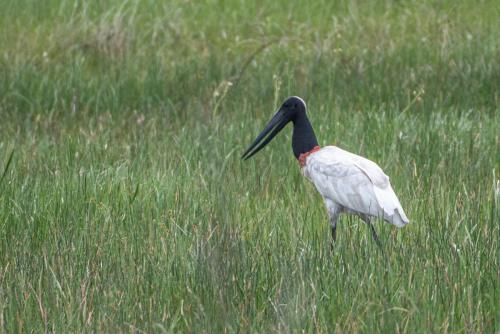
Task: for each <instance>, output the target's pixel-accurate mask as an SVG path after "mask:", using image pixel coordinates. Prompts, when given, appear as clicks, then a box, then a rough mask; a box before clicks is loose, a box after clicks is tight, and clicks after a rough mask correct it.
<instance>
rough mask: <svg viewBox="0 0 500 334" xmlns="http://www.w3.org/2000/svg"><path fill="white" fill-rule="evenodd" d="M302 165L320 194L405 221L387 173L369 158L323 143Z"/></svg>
mask: <svg viewBox="0 0 500 334" xmlns="http://www.w3.org/2000/svg"><path fill="white" fill-rule="evenodd" d="M305 169H306V170H305V174H306V176H307V177H308V178H309V179H310V180H311V181H312V182H313V183H314V185H315V186H316V189H317V190H318V191H319V192H320V194H321V195H322V196H323V197H325V198H328V199H330V200H332V201H334V202H335V203H338V204H340V205H342V206H343V207H345V208H346V209H348V210H350V211H354V212H356V213H362V214H366V215H371V216H378V217H381V218H384V219H385V220H387V221H389V222H391V223H393V224H395V225H397V226H403V225H405V224H406V223H407V222H408V218H407V217H406V215H405V213H404V211H403V208H402V207H401V204H400V202H399V200H398V198H397V196H396V194H395V193H394V191H393V189H392V187H391V184H390V182H389V177H388V176H387V175H385V173H384V172H383V171H382V169H381V168H380V167H379V166H378V165H377V164H376V163H374V162H373V161H370V160H368V159H365V158H363V157H361V156H358V155H356V154H353V153H350V152H347V151H344V150H342V149H340V148H338V147H335V146H327V147H324V148H322V149H321V150H319V151H318V152H316V153H314V154H311V155H310V156H309V157H308V159H307V164H306V167H305Z"/></svg>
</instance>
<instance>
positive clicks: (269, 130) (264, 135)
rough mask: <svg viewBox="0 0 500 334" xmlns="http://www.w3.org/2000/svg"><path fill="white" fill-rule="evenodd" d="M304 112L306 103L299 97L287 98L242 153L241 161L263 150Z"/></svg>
mask: <svg viewBox="0 0 500 334" xmlns="http://www.w3.org/2000/svg"><path fill="white" fill-rule="evenodd" d="M306 110H307V107H306V103H305V102H304V100H302V99H301V98H300V97H298V96H291V97H289V98H287V99H286V100H285V102H283V104H282V105H281V107H280V108H279V110H278V111H277V112H276V114H274V116H273V118H271V120H270V121H269V123H267V125H266V127H265V128H264V130H262V132H261V133H260V134H259V135H258V136H257V138H255V140H254V141H253V143H252V144H251V145H250V146H249V147H248V149H247V150H246V151H245V153H243V156H242V159H245V160H246V159H248V158H250V157H251V156H253V155H254V154H255V153H257V152H259V151H260V150H261V149H263V148H264V147H265V146H266V145H267V144H268V143H269V142H270V141H271V140H272V139H273V138H274V137H275V136H276V135H277V134H278V133H279V132H280V131H281V130H282V129H283V128H284V127H285V126H286V125H287V124H288V123H289V122H295V120H296V119H297V118H299V117H302V116H304V115H305V113H306ZM259 143H260V144H259Z"/></svg>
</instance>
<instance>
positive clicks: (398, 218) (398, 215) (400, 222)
mask: <svg viewBox="0 0 500 334" xmlns="http://www.w3.org/2000/svg"><path fill="white" fill-rule="evenodd" d="M388 218H389V222H390V223H391V224H393V225H395V226H396V227H404V226H405V225H406V224H408V223H409V222H410V220H409V219H408V217H406V214H405V212H404V211H403V209H396V210H394V214H393V215H392V216H391V217H388Z"/></svg>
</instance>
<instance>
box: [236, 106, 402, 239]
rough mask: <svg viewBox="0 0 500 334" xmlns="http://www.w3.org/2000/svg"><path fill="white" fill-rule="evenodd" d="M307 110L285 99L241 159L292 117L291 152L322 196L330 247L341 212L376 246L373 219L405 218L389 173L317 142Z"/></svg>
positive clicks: (396, 221)
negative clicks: (358, 223)
mask: <svg viewBox="0 0 500 334" xmlns="http://www.w3.org/2000/svg"><path fill="white" fill-rule="evenodd" d="M307 113H308V111H307V106H306V103H305V101H304V100H303V99H302V98H300V97H298V96H291V97H289V98H287V99H286V100H285V101H284V102H283V104H282V105H281V107H280V108H279V109H278V111H277V112H276V113H275V114H274V116H273V117H272V118H271V120H270V121H269V122H268V123H267V125H266V126H265V128H264V130H262V132H261V133H260V134H259V135H258V136H257V137H256V138H255V140H254V141H253V142H252V144H251V145H250V146H249V147H248V148H247V150H246V151H245V152H244V153H243V155H242V157H241V158H242V159H244V160H248V159H249V158H251V157H252V156H253V155H255V154H256V153H257V152H259V151H260V150H261V149H263V148H264V147H265V146H266V145H267V144H268V143H269V142H270V141H271V140H272V139H273V138H274V137H275V136H276V135H277V134H278V133H279V132H280V131H281V130H282V129H283V128H284V127H285V126H286V125H287V124H288V123H290V122H291V123H292V124H293V133H292V150H293V154H294V155H295V158H296V159H297V161H298V162H299V166H300V169H301V172H302V174H303V175H304V176H305V177H306V179H308V180H309V181H310V182H312V184H313V185H314V186H315V188H316V190H317V191H318V192H319V193H320V195H321V196H322V197H323V200H324V204H325V207H326V210H327V212H328V218H329V223H330V226H331V237H332V247H333V245H334V244H335V242H336V240H337V223H338V220H339V216H340V215H341V214H342V213H347V214H354V215H356V216H358V217H360V218H361V219H362V220H363V221H364V222H365V223H366V224H367V225H368V226H369V227H370V229H371V232H372V237H373V239H374V240H375V242H376V243H377V245H378V246H379V247H380V246H381V243H380V239H379V237H378V235H377V233H376V231H375V228H374V227H373V222H374V220H376V219H377V218H380V219H383V220H384V221H386V222H387V223H389V224H392V225H394V226H396V227H399V228H400V227H403V226H405V225H406V224H408V223H409V222H410V220H409V219H408V217H407V216H406V214H405V212H404V210H403V207H402V206H401V203H400V201H399V199H398V197H397V196H396V194H395V192H394V190H393V188H392V186H391V183H390V180H389V177H388V176H387V175H386V174H385V173H384V171H383V170H382V169H381V168H380V167H379V166H378V165H377V164H376V163H375V162H373V161H371V160H369V159H367V158H364V157H362V156H359V155H357V154H354V153H351V152H348V151H346V150H343V149H341V148H339V147H336V146H324V147H320V146H319V145H318V140H317V139H316V135H315V133H314V130H313V127H312V125H311V122H310V121H309V118H308V117H307Z"/></svg>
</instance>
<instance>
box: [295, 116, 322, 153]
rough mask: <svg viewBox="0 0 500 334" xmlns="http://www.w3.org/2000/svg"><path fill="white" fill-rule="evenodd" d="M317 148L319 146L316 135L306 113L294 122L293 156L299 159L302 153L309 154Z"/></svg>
mask: <svg viewBox="0 0 500 334" xmlns="http://www.w3.org/2000/svg"><path fill="white" fill-rule="evenodd" d="M315 146H318V141H317V140H316V136H315V135H314V130H313V128H312V125H311V122H309V119H308V118H307V116H306V114H305V113H300V114H299V115H297V117H296V118H295V119H294V120H293V135H292V149H293V154H294V155H295V157H296V158H297V159H298V158H299V156H300V155H301V154H302V153H306V152H309V151H310V150H312V149H313V148H314V147H315Z"/></svg>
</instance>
